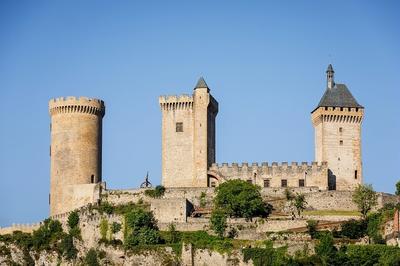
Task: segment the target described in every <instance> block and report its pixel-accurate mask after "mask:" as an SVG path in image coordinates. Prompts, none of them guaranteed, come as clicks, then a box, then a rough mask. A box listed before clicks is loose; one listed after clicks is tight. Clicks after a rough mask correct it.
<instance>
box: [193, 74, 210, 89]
mask: <svg viewBox="0 0 400 266" xmlns="http://www.w3.org/2000/svg"><path fill="white" fill-rule="evenodd" d="M198 88H207V89H208V86H207V83H206V81H205V80H204V78H203V77H200V78H199V81H197V84H196V87H194V89H198Z"/></svg>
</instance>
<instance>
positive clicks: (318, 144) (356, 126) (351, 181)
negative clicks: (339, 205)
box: [311, 64, 364, 190]
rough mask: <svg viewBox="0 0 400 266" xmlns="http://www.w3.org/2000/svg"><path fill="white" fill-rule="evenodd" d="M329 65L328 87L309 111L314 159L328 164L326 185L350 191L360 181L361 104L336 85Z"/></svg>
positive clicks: (341, 85) (347, 91)
mask: <svg viewBox="0 0 400 266" xmlns="http://www.w3.org/2000/svg"><path fill="white" fill-rule="evenodd" d="M334 73H335V72H334V70H333V67H332V65H331V64H330V65H329V66H328V69H327V71H326V75H327V88H326V90H325V93H324V95H323V96H322V98H321V100H320V102H319V104H318V106H317V107H316V108H315V109H314V110H313V111H312V112H311V117H312V123H313V126H314V130H315V160H316V161H318V162H327V163H328V168H329V170H328V187H329V189H331V190H352V189H353V188H354V187H355V186H357V185H358V184H361V183H362V158H361V124H362V120H363V117H364V107H363V106H361V105H360V104H359V103H358V102H357V101H356V99H355V98H354V97H353V95H352V94H351V92H350V91H349V89H348V88H347V86H346V85H345V84H336V83H335V80H334Z"/></svg>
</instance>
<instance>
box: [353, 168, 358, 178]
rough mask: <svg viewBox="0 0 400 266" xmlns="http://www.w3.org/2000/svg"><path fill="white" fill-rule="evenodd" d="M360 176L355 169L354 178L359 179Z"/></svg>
mask: <svg viewBox="0 0 400 266" xmlns="http://www.w3.org/2000/svg"><path fill="white" fill-rule="evenodd" d="M357 178H358V172H357V170H355V171H354V179H357Z"/></svg>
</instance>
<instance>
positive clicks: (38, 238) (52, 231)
mask: <svg viewBox="0 0 400 266" xmlns="http://www.w3.org/2000/svg"><path fill="white" fill-rule="evenodd" d="M64 234H65V233H64V232H63V229H62V225H61V223H60V222H59V221H57V220H52V219H46V220H44V222H43V224H42V225H41V226H40V227H39V229H37V230H35V231H33V234H32V242H33V247H34V248H35V249H36V250H45V249H46V250H50V249H51V248H53V247H54V246H55V245H56V244H57V242H58V241H59V240H60V239H62V237H63V236H64Z"/></svg>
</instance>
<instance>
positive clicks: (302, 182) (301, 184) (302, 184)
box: [299, 179, 304, 187]
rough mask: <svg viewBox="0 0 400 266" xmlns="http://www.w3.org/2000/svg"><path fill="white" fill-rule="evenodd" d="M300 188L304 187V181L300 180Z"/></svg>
mask: <svg viewBox="0 0 400 266" xmlns="http://www.w3.org/2000/svg"><path fill="white" fill-rule="evenodd" d="M299 187H304V179H299Z"/></svg>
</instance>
